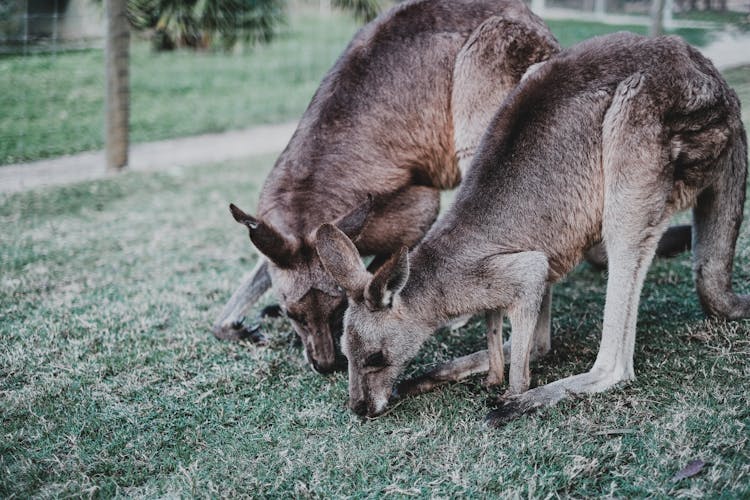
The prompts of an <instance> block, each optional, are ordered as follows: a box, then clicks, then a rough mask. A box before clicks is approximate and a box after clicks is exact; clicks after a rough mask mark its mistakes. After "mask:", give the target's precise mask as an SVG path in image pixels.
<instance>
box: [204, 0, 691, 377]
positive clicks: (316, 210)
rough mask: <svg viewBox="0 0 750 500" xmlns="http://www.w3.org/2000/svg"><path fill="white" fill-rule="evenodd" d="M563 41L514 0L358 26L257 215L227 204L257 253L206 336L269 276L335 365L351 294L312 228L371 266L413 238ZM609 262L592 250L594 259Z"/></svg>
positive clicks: (228, 334) (321, 360) (221, 331)
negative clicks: (330, 229) (330, 230)
mask: <svg viewBox="0 0 750 500" xmlns="http://www.w3.org/2000/svg"><path fill="white" fill-rule="evenodd" d="M558 51H559V45H558V43H557V41H556V40H555V38H554V37H553V36H552V34H551V33H550V31H549V29H548V28H547V27H546V26H545V25H544V23H543V22H542V21H541V20H540V19H539V18H538V17H536V16H535V15H534V14H532V13H531V11H529V9H528V8H527V7H526V6H525V5H524V4H523V2H521V1H520V0H415V1H409V2H404V3H403V4H400V5H398V6H397V7H395V8H393V9H392V10H390V11H388V12H386V13H385V14H383V16H381V17H380V18H379V19H377V20H375V21H374V22H373V23H371V24H369V25H367V26H365V27H364V28H363V29H362V30H361V31H360V32H359V33H358V34H357V35H356V36H355V37H354V39H353V40H352V42H351V43H350V44H349V46H348V47H347V49H346V50H345V51H344V54H343V55H342V56H341V57H340V58H339V60H338V62H337V63H336V64H335V65H334V67H333V68H332V69H331V71H330V72H329V73H328V75H327V76H326V77H325V79H324V80H323V82H322V83H321V86H320V88H319V89H318V92H317V93H316V94H315V96H314V97H313V100H312V102H311V104H310V106H309V108H308V109H307V111H306V112H305V114H304V115H303V117H302V120H301V122H300V125H299V128H298V129H297V131H296V133H295V134H294V137H293V138H292V140H291V141H290V143H289V145H288V146H287V148H286V150H285V151H284V152H283V153H282V155H281V156H280V157H279V159H278V161H277V162H276V165H275V166H274V168H273V170H272V171H271V173H270V175H269V177H268V179H267V181H266V183H265V185H264V186H263V189H262V191H261V194H260V202H259V204H258V211H257V215H256V216H255V217H253V216H250V215H248V214H246V213H244V212H243V211H242V210H240V209H238V208H237V207H233V208H232V214H233V216H234V217H235V219H236V220H237V221H238V222H240V223H242V224H245V225H246V226H247V227H248V228H249V230H250V238H251V240H252V241H253V243H254V244H255V245H256V247H257V249H258V250H259V251H260V252H261V253H262V254H263V255H264V258H262V259H261V260H260V261H259V264H258V265H257V267H256V268H255V270H254V271H252V272H251V273H250V274H248V275H247V276H246V277H245V278H244V279H243V282H242V284H241V285H240V287H239V288H238V289H237V291H235V292H234V294H233V295H232V297H231V299H230V300H229V302H228V303H227V304H226V306H225V307H224V309H223V311H222V313H221V314H220V316H219V318H218V319H217V320H216V322H215V324H214V328H213V329H214V334H215V335H216V336H217V337H219V338H222V339H237V338H242V337H244V336H247V334H248V331H247V330H246V328H245V327H244V325H243V316H244V314H245V312H246V311H247V310H248V309H249V308H250V306H252V305H253V304H254V303H255V302H256V301H257V300H258V299H259V298H260V297H261V295H263V293H265V292H266V291H267V290H268V289H269V288H270V287H271V286H272V285H273V288H274V289H275V292H276V298H277V299H278V300H279V302H280V304H281V306H282V309H283V310H284V311H285V313H286V315H287V316H288V318H289V319H290V320H291V322H292V325H293V327H294V329H295V330H296V332H297V333H298V335H299V337H300V339H301V340H302V343H303V345H304V347H305V354H306V357H307V358H308V360H309V361H310V364H311V365H312V367H313V368H315V369H316V370H317V371H320V372H329V371H331V370H334V369H336V368H339V367H340V368H343V367H344V366H345V365H344V363H342V361H343V359H342V358H341V356H337V353H336V348H335V342H334V337H335V336H336V335H337V334H340V332H341V329H342V315H343V311H344V309H345V308H346V298H345V295H344V293H343V292H342V291H340V290H339V289H338V287H337V286H336V285H335V283H334V281H333V279H332V278H331V277H330V276H329V275H328V273H327V272H326V271H325V270H324V268H323V266H322V265H321V263H320V261H319V259H318V257H317V255H316V253H315V251H314V248H313V247H314V244H313V241H312V237H313V236H312V235H313V233H314V231H315V229H316V228H317V227H318V226H319V225H320V224H322V223H324V222H332V221H333V222H334V223H335V224H336V225H337V226H338V227H339V228H340V229H342V230H343V231H344V233H345V234H347V235H348V236H349V237H350V238H351V239H352V240H353V241H354V242H355V245H356V247H357V250H358V252H359V253H360V254H362V255H376V256H378V258H376V259H375V261H374V262H373V263H372V264H371V268H372V269H374V268H376V267H377V265H379V264H381V263H382V262H383V261H384V260H385V258H387V257H388V256H389V255H391V254H392V253H393V252H395V251H398V249H399V248H400V247H401V245H407V246H410V247H411V246H413V245H414V244H416V243H417V242H418V241H419V240H421V238H422V237H423V236H424V234H425V232H426V231H427V229H428V228H429V227H430V226H431V225H432V223H433V222H434V220H435V218H436V216H437V212H438V208H439V190H441V189H450V188H453V187H455V186H456V185H457V184H458V182H459V181H460V179H461V177H462V175H465V172H466V169H467V168H468V166H469V164H470V162H471V160H472V158H473V155H474V152H475V151H476V148H477V147H478V145H479V141H480V139H481V137H482V134H483V133H484V131H485V129H486V128H487V125H488V124H489V122H490V120H491V119H492V116H493V115H494V112H495V110H496V109H497V107H498V106H499V105H500V104H501V103H502V101H503V100H504V98H505V97H506V96H507V95H508V93H509V92H510V91H511V90H512V89H513V88H514V87H515V86H516V85H517V84H518V82H519V81H520V79H521V77H522V75H523V74H524V72H525V71H526V69H527V68H528V67H529V66H531V65H532V64H534V63H538V62H540V61H544V60H546V59H548V58H549V57H550V56H552V55H553V54H555V53H557V52H558ZM368 193H372V194H374V195H375V197H374V200H373V201H372V202H368V201H367V194H368ZM371 206H372V210H370V207H371ZM368 214H369V216H368ZM669 236H671V237H669ZM689 240H690V228H689V227H687V228H679V227H678V228H674V229H672V232H670V233H668V234H667V235H666V236H665V238H664V241H663V243H662V247H661V248H660V249H659V253H660V254H663V255H669V254H672V253H675V252H676V251H681V250H683V249H684V247H686V246H687V245H686V242H689ZM604 259H605V256H604V252H603V251H601V250H599V251H592V252H591V254H590V255H589V260H590V261H592V262H595V263H598V264H599V265H606V261H605V260H604Z"/></svg>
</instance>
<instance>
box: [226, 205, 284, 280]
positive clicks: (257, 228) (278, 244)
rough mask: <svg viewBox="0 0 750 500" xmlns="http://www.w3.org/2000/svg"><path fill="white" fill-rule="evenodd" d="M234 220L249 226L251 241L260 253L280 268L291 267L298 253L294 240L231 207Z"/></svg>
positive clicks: (234, 206)
mask: <svg viewBox="0 0 750 500" xmlns="http://www.w3.org/2000/svg"><path fill="white" fill-rule="evenodd" d="M229 210H230V211H231V212H232V216H233V217H234V220H236V221H237V222H239V223H240V224H243V225H245V226H247V229H248V231H249V232H250V240H251V241H252V242H253V244H254V245H255V248H257V249H258V251H259V252H260V253H262V254H263V255H265V256H266V257H268V258H269V259H270V260H271V262H273V263H274V264H276V265H277V266H279V267H282V268H283V267H289V266H290V265H291V262H292V259H293V258H294V254H295V252H296V251H297V245H296V244H295V242H294V240H292V239H290V238H287V237H286V236H284V235H283V234H281V233H280V232H278V231H277V230H276V229H274V228H273V227H272V226H271V225H269V224H266V223H265V222H263V221H261V220H259V219H256V218H255V217H253V216H252V215H249V214H246V213H245V212H243V211H242V210H240V209H239V208H238V207H237V206H236V205H234V204H231V203H230V205H229Z"/></svg>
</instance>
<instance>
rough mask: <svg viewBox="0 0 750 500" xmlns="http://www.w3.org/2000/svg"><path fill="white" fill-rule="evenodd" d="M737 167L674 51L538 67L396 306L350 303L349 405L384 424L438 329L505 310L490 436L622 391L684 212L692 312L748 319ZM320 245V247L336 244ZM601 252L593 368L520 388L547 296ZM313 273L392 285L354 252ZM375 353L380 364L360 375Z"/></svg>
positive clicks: (742, 170) (695, 57)
mask: <svg viewBox="0 0 750 500" xmlns="http://www.w3.org/2000/svg"><path fill="white" fill-rule="evenodd" d="M746 171H747V146H746V138H745V131H744V128H743V126H742V122H741V119H740V105H739V100H738V98H737V96H736V94H735V93H734V92H733V91H732V90H731V89H730V88H729V87H728V85H727V84H726V82H725V81H724V80H723V78H722V77H721V75H720V74H719V73H718V71H717V70H716V69H715V68H714V67H713V65H712V64H711V63H710V62H709V61H708V60H707V59H705V58H704V57H703V56H701V55H700V53H698V51H696V50H695V49H693V48H692V47H690V46H689V45H687V44H686V43H685V42H684V41H682V40H681V39H679V38H676V37H660V38H655V39H649V38H645V37H641V36H637V35H633V34H626V33H620V34H615V35H609V36H605V37H599V38H595V39H592V40H589V41H587V42H584V43H582V44H579V45H577V46H575V47H573V48H571V49H570V50H567V51H565V52H563V53H561V54H560V55H558V56H556V57H555V58H553V59H551V60H549V61H547V62H546V63H544V64H542V65H540V66H539V67H537V68H536V69H535V71H533V73H532V74H530V75H529V76H528V77H527V78H526V79H525V80H524V81H523V82H522V83H521V84H520V85H519V86H518V87H517V88H516V89H515V90H514V91H513V92H512V93H511V95H510V96H509V97H508V98H507V99H506V100H505V102H504V103H503V105H502V106H501V107H500V109H499V110H498V112H497V114H496V115H495V117H494V119H493V121H492V123H491V124H490V126H489V129H488V131H487V133H486V135H485V136H484V138H483V140H482V144H481V147H480V149H479V151H478V152H477V154H476V155H475V157H474V161H473V164H472V166H471V168H470V169H469V172H468V175H467V176H466V179H465V180H464V182H463V183H462V186H461V188H460V189H459V192H458V195H457V199H456V202H455V204H454V205H453V207H451V209H450V210H449V211H448V212H447V213H446V214H445V216H444V217H442V218H441V219H440V220H439V221H438V222H437V223H436V224H435V225H434V226H433V228H432V229H431V230H430V231H429V233H428V234H427V236H426V237H425V239H424V240H423V241H422V242H421V243H420V244H419V245H418V246H417V247H416V248H415V249H414V250H413V251H412V252H411V254H410V256H409V260H408V262H409V266H408V269H406V270H404V269H401V270H400V271H399V272H402V273H403V272H405V271H406V272H409V280H408V281H407V283H406V285H405V286H404V287H403V289H402V290H401V291H400V292H399V293H396V294H395V295H394V297H393V298H392V301H391V306H390V307H380V308H372V307H371V305H370V306H368V305H366V304H365V303H364V302H363V301H362V300H358V299H357V294H356V293H355V294H353V296H352V298H351V299H350V306H349V309H348V311H347V312H346V317H345V328H346V330H345V334H344V338H343V348H344V353H345V354H346V355H347V357H348V359H349V383H350V405H351V407H352V408H353V409H355V411H357V412H358V413H363V414H368V415H376V414H378V413H380V412H382V411H383V410H384V409H385V407H386V405H387V400H388V395H390V393H391V387H392V386H393V383H394V382H395V380H396V378H397V377H398V375H399V374H400V373H401V371H402V369H403V367H404V366H405V364H406V363H407V362H408V361H409V360H410V359H411V358H412V357H413V356H414V355H415V354H416V353H417V351H418V350H419V348H420V347H421V345H422V343H423V342H424V341H425V340H426V339H427V338H428V337H429V336H430V335H431V334H432V333H433V331H434V330H435V328H436V327H437V326H438V325H439V324H441V323H442V322H444V321H445V320H446V319H447V318H450V317H453V316H457V315H461V314H466V313H471V312H474V313H476V312H481V311H488V310H491V311H497V310H502V311H506V312H507V314H508V316H509V318H510V320H511V325H512V330H513V335H512V336H511V344H512V345H511V347H512V348H511V352H510V355H511V366H510V372H509V391H508V398H507V399H506V403H505V405H504V406H503V407H502V408H501V409H499V410H498V411H497V412H495V413H493V414H491V416H490V422H491V423H493V424H499V423H502V422H504V421H506V420H507V419H508V418H512V417H514V416H517V415H518V414H520V413H523V412H526V411H531V410H533V409H535V408H539V407H542V406H545V405H549V404H553V403H555V402H557V401H559V400H561V399H563V398H565V397H567V396H568V395H569V394H571V393H585V392H597V391H602V390H605V389H607V388H609V387H611V386H612V385H614V384H617V383H619V382H622V381H627V380H631V379H632V378H633V377H634V371H633V353H634V346H635V329H636V320H637V311H638V302H639V297H640V291H641V288H642V285H643V280H644V278H645V275H646V271H647V269H648V267H649V265H650V262H651V260H652V258H653V256H654V254H655V252H656V249H657V246H658V242H659V238H660V237H661V235H662V234H663V233H664V231H665V229H666V226H667V223H668V220H669V218H670V217H671V216H672V215H673V214H674V213H676V212H677V211H680V210H684V209H687V208H690V207H695V209H694V241H693V249H694V262H695V264H694V269H695V279H696V287H697V290H698V295H699V297H700V299H701V304H702V305H703V307H704V309H705V310H706V312H707V313H709V314H713V315H717V316H721V317H726V318H730V319H734V318H742V317H748V316H750V298H749V297H747V296H739V295H736V294H735V293H734V292H733V291H732V289H731V271H732V262H733V256H734V248H735V243H736V239H737V234H738V231H739V226H740V223H741V221H742V209H743V203H744V193H745V178H746ZM327 236H328V239H322V238H321V239H319V240H318V246H319V248H321V247H327V246H330V245H331V241H332V240H340V239H341V238H345V236H343V235H342V234H341V233H340V232H330V233H328V234H327ZM598 241H603V242H604V245H605V247H606V251H607V254H608V255H609V264H608V268H609V280H608V284H607V300H606V305H605V310H604V322H603V333H602V342H601V346H600V350H599V354H598V356H597V359H596V362H595V363H594V366H593V367H592V369H591V371H589V372H587V373H584V374H580V375H574V376H571V377H567V378H565V379H562V380H559V381H556V382H553V383H551V384H547V385H545V386H541V387H537V388H534V389H531V390H528V387H529V374H528V361H529V358H530V355H531V353H532V349H533V345H534V343H535V340H534V339H535V338H536V337H537V336H538V332H539V330H540V329H542V330H543V329H544V328H543V327H542V326H540V323H542V322H546V321H548V320H546V321H540V308H541V304H542V302H543V297H544V296H545V292H546V290H548V287H549V286H550V285H551V284H553V283H554V282H556V281H557V280H559V279H560V278H561V277H563V276H564V275H565V274H566V273H567V272H569V271H570V270H571V269H572V268H573V267H574V266H575V265H576V264H577V263H578V262H579V261H580V260H581V259H582V257H583V255H584V253H585V252H586V251H587V250H588V249H590V248H591V247H592V245H593V244H595V243H596V242H598ZM339 246H340V244H339ZM323 263H324V265H325V266H326V267H327V268H328V269H329V270H331V268H332V267H335V266H340V265H341V264H342V263H343V264H344V265H345V266H349V268H348V269H347V270H344V269H337V270H336V273H337V274H339V275H340V274H342V273H344V272H348V273H354V274H356V275H357V276H358V280H359V281H360V282H362V283H365V285H364V286H365V287H366V286H367V283H368V282H369V280H380V281H384V280H385V281H387V276H386V277H383V276H378V273H376V274H375V275H374V276H370V275H369V273H367V272H366V271H364V270H363V269H360V268H359V267H356V266H355V265H354V256H352V255H349V256H348V257H345V258H339V259H337V260H336V262H330V261H328V260H327V259H325V258H323ZM379 272H380V271H379ZM383 272H390V271H389V270H388V269H385V270H384V271H383ZM547 324H548V323H547ZM537 344H538V341H537ZM497 345H498V344H497V342H492V343H490V348H493V349H498V347H497ZM373 352H380V353H381V355H382V358H383V359H385V366H382V367H376V368H373V367H367V366H365V363H364V360H365V359H367V358H368V356H371V355H372V353H373ZM493 355H497V353H494V354H490V355H489V357H490V358H492V356H493ZM474 359H475V361H476V360H480V361H481V356H480V357H479V358H474ZM477 363H478V361H477ZM487 365H488V367H489V363H487ZM475 366H476V364H475ZM445 378H446V377H445V374H443V379H445Z"/></svg>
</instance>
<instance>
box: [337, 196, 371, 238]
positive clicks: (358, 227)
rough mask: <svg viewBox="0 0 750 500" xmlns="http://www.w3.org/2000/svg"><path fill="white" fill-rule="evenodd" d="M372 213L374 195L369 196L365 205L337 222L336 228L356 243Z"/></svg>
mask: <svg viewBox="0 0 750 500" xmlns="http://www.w3.org/2000/svg"><path fill="white" fill-rule="evenodd" d="M370 212H372V195H371V194H368V195H367V199H366V200H365V201H364V203H362V204H361V205H359V206H358V207H357V208H355V209H354V210H352V211H351V212H349V213H348V214H346V215H344V216H343V217H341V218H340V219H339V220H337V221H336V227H337V228H339V229H341V231H342V232H343V233H344V234H345V235H347V236H348V237H349V239H350V240H352V241H354V240H356V239H357V237H358V236H359V235H360V233H361V232H362V230H363V229H364V228H365V225H366V224H367V218H368V217H369V216H370Z"/></svg>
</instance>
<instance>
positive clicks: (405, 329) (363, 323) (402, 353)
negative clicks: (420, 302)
mask: <svg viewBox="0 0 750 500" xmlns="http://www.w3.org/2000/svg"><path fill="white" fill-rule="evenodd" d="M316 246H317V250H318V255H319V256H320V260H321V261H322V262H323V265H324V266H325V267H326V269H327V270H328V272H329V273H330V274H331V276H333V279H334V280H335V281H336V283H338V285H339V286H340V287H341V288H343V289H344V290H345V291H346V294H347V296H348V298H349V308H348V309H347V311H346V314H345V316H344V335H343V337H342V342H341V349H342V351H343V353H344V355H345V356H346V357H347V359H348V360H349V407H350V408H351V409H352V410H353V411H354V412H355V413H357V414H358V415H361V416H370V417H371V416H375V415H378V414H380V413H382V412H383V411H384V410H385V408H386V406H387V405H388V401H389V399H390V397H391V393H392V391H393V384H394V382H395V381H396V379H397V377H398V376H399V375H400V374H401V372H403V370H404V368H405V366H406V364H407V363H408V362H409V361H410V360H411V359H412V358H413V357H414V356H415V355H416V354H417V351H419V348H420V346H421V344H422V340H423V339H424V338H426V337H427V336H428V335H429V333H430V332H431V330H432V328H431V327H430V326H429V325H428V324H427V322H426V321H422V320H420V319H418V318H417V317H416V315H415V314H413V313H412V311H410V310H409V306H408V305H407V304H406V302H404V301H403V300H402V298H401V290H402V289H403V288H404V286H405V285H406V282H407V280H408V279H409V253H408V249H407V248H406V247H402V249H401V251H400V252H398V253H396V254H394V255H393V256H392V257H391V258H390V260H388V262H386V263H385V264H383V266H382V267H380V269H378V270H377V271H376V272H375V274H374V275H373V274H370V273H369V272H367V270H366V269H365V267H364V265H363V264H362V260H361V259H360V258H359V255H358V254H357V249H356V248H355V246H354V244H353V243H352V242H351V240H350V239H349V238H348V237H347V236H346V234H344V233H343V232H342V231H341V230H339V229H338V228H336V227H335V226H334V225H331V224H324V225H323V226H321V227H320V228H319V229H318V233H317V239H316Z"/></svg>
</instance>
